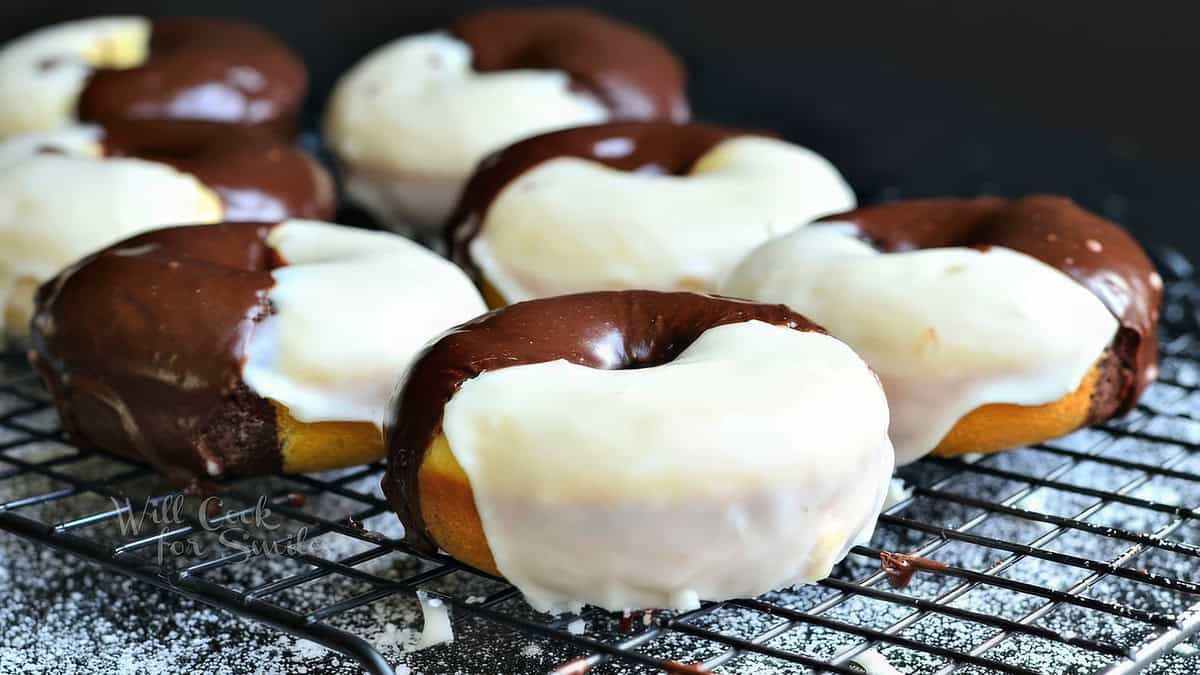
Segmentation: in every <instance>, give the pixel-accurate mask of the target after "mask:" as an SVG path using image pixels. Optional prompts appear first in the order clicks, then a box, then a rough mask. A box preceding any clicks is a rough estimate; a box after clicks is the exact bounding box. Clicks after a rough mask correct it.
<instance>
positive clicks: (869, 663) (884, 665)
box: [850, 649, 904, 675]
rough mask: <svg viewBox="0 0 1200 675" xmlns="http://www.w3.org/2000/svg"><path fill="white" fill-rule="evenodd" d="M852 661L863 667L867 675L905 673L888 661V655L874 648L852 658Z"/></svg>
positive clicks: (901, 674)
mask: <svg viewBox="0 0 1200 675" xmlns="http://www.w3.org/2000/svg"><path fill="white" fill-rule="evenodd" d="M850 663H853V664H854V665H856V666H858V667H860V668H862V669H863V672H865V673H866V674H867V675H904V673H902V672H900V671H899V670H896V668H895V667H894V666H892V664H891V663H888V660H887V658H886V657H884V655H883V654H880V653H879V652H878V651H876V650H874V649H868V650H867V651H865V652H863V653H861V654H859V655H858V656H855V657H854V658H852V659H850Z"/></svg>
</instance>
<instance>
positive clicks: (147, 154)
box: [103, 129, 337, 222]
mask: <svg viewBox="0 0 1200 675" xmlns="http://www.w3.org/2000/svg"><path fill="white" fill-rule="evenodd" d="M103 145H104V152H105V154H106V155H108V156H114V157H136V158H138V159H145V160H149V161H154V162H161V163H163V164H168V165H170V166H173V167H174V168H176V169H178V170H179V171H183V172H185V173H189V174H192V175H193V176H195V177H196V179H197V180H199V181H200V182H201V183H203V184H204V185H206V186H208V187H209V188H210V189H211V190H213V191H214V192H216V193H217V196H218V197H220V198H221V202H222V205H223V207H224V214H223V215H224V218H225V220H227V221H229V222H252V221H253V222H274V221H280V220H287V219H288V218H311V219H316V220H332V219H333V216H334V212H335V211H336V210H337V194H336V191H335V190H334V186H333V178H331V177H330V175H329V172H327V171H326V170H325V168H324V167H323V166H321V165H320V163H318V162H317V160H315V159H313V158H312V157H310V156H309V155H308V154H307V153H305V152H303V151H302V150H300V149H298V148H296V147H295V146H293V145H291V144H290V143H287V142H284V141H281V140H276V139H273V138H268V137H265V136H261V135H256V136H253V137H248V138H241V139H238V140H234V141H209V142H205V143H201V144H196V145H192V146H187V147H177V148H175V149H173V150H172V151H169V152H168V151H164V150H162V149H160V148H156V147H155V146H154V144H153V143H151V144H149V145H147V144H146V142H145V137H144V135H143V134H140V133H137V131H136V130H134V131H130V130H128V129H126V130H124V131H123V132H114V131H111V130H107V129H106V130H105V134H104V141H103Z"/></svg>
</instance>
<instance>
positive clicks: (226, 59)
mask: <svg viewBox="0 0 1200 675" xmlns="http://www.w3.org/2000/svg"><path fill="white" fill-rule="evenodd" d="M307 89H308V71H307V69H306V68H305V67H304V63H303V62H301V61H300V59H299V57H297V56H296V54H295V53H294V52H292V50H291V49H289V48H288V47H287V46H286V45H285V44H283V43H282V42H281V41H280V40H279V39H278V38H276V37H275V36H274V35H271V34H270V33H267V32H266V31H263V30H262V29H260V28H257V27H255V26H253V25H250V24H247V23H243V22H240V21H233V20H227V19H210V18H176V19H158V20H155V21H154V22H153V24H152V26H151V33H150V46H149V51H148V54H147V58H146V62H145V63H143V64H141V65H139V66H137V67H134V68H126V69H99V70H97V71H95V72H94V73H93V74H92V76H91V78H90V79H89V80H88V82H87V85H86V86H85V87H84V90H83V92H82V93H81V95H80V98H79V104H78V114H79V119H80V120H82V121H85V122H94V123H97V124H100V125H102V126H104V127H105V128H107V129H110V130H113V131H119V132H121V133H136V134H138V135H139V136H141V137H142V138H143V143H144V144H146V145H147V146H148V145H150V144H153V146H154V147H155V148H157V149H172V148H177V147H179V146H180V145H188V144H193V143H195V142H197V141H198V140H201V139H209V140H211V139H214V138H217V137H225V138H228V135H229V134H231V133H234V134H246V135H254V134H266V135H272V136H277V137H283V138H290V137H291V136H292V135H294V134H295V133H296V130H297V127H298V124H299V114H300V105H301V103H302V102H303V100H304V95H305V93H306V92H307Z"/></svg>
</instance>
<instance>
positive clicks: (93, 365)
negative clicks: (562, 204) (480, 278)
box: [31, 220, 485, 481]
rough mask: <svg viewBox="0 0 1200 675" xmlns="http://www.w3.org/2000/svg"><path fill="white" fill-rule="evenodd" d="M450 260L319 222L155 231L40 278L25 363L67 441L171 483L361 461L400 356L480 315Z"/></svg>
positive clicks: (380, 235) (389, 238)
mask: <svg viewBox="0 0 1200 675" xmlns="http://www.w3.org/2000/svg"><path fill="white" fill-rule="evenodd" d="M484 309H485V308H484V304H483V300H482V298H480V296H479V293H478V292H477V291H476V290H475V287H474V285H473V284H472V283H471V281H470V279H468V278H467V277H466V275H464V274H463V273H462V271H461V270H459V269H458V268H457V267H455V266H454V265H453V264H452V263H450V262H448V261H447V260H445V259H444V258H441V257H440V256H438V255H436V254H434V253H432V252H430V251H429V250H427V249H425V248H423V247H421V246H419V245H417V244H415V243H413V242H411V241H409V240H407V239H405V238H403V237H399V236H397V235H394V234H390V233H384V232H370V231H366V230H360V229H355V228H349V227H342V226H339V225H332V224H329V223H324V222H319V221H304V220H288V221H284V222H283V223H279V224H269V223H232V224H228V223H227V224H214V225H197V226H189V227H176V228H166V229H161V230H155V231H153V232H148V233H145V234H142V235H139V236H137V237H134V238H133V239H129V240H125V241H123V242H120V243H117V244H115V245H113V246H111V247H109V248H107V249H104V250H103V251H100V252H98V253H96V254H94V255H92V256H90V257H88V258H86V259H84V261H82V262H80V263H78V264H76V265H74V266H72V267H70V268H68V269H67V270H65V271H63V272H62V273H61V274H60V275H59V276H58V277H56V278H55V279H54V280H52V281H51V282H49V283H47V284H46V285H45V286H43V287H42V290H41V291H40V292H39V295H38V305H37V313H36V316H35V319H34V321H33V322H32V328H33V334H32V336H31V337H32V343H33V348H34V351H33V353H34V357H33V360H34V363H35V365H37V366H38V369H39V370H40V371H41V373H42V376H43V378H44V379H45V380H46V383H47V385H48V388H49V390H50V391H51V392H52V393H53V395H54V397H55V401H56V403H57V405H58V407H59V411H60V413H61V415H62V418H63V420H64V423H65V424H66V425H67V428H68V429H69V430H70V432H71V434H72V436H73V437H74V438H75V440H76V441H77V442H79V443H83V444H87V445H93V446H98V447H101V448H104V449H106V450H110V451H112V452H118V453H125V454H130V455H132V456H134V457H136V458H138V459H142V460H144V461H147V462H150V463H151V464H153V465H154V466H155V467H156V468H159V469H160V470H161V471H162V472H163V473H165V474H167V475H168V476H171V477H176V478H180V479H181V480H182V481H187V480H195V479H196V478H208V477H219V476H222V475H230V474H231V475H249V474H257V473H267V472H274V471H287V472H302V471H318V470H323V469H329V468H336V467H340V466H349V465H353V464H357V463H362V462H367V461H371V460H375V459H378V458H379V457H380V455H381V454H382V449H383V444H382V442H383V437H382V422H383V416H384V411H385V408H386V406H387V402H388V400H389V398H390V396H391V394H392V391H393V389H394V388H395V385H396V382H397V381H398V380H399V378H400V376H401V374H402V373H403V372H404V369H405V368H406V367H407V365H408V364H409V362H410V361H411V360H412V358H413V356H414V355H415V354H417V353H418V352H419V351H420V350H421V348H422V347H424V346H425V344H426V343H427V342H428V341H430V340H431V339H433V338H435V337H436V336H437V335H438V334H439V333H440V332H442V331H444V330H446V329H447V328H449V327H451V326H453V325H455V324H458V323H461V322H463V321H465V320H467V319H470V318H471V317H474V316H476V315H478V314H479V313H480V312H482V311H484Z"/></svg>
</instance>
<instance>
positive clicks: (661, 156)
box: [447, 122, 855, 306]
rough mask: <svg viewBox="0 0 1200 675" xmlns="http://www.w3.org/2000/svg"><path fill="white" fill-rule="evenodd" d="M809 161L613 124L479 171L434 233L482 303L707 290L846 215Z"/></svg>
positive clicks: (545, 138) (841, 185)
mask: <svg viewBox="0 0 1200 675" xmlns="http://www.w3.org/2000/svg"><path fill="white" fill-rule="evenodd" d="M854 205H855V199H854V192H853V191H851V189H850V187H849V186H848V185H847V184H846V182H845V181H844V180H843V179H842V177H841V175H840V174H839V173H838V172H837V169H835V168H834V167H833V166H832V165H831V164H830V163H829V162H827V161H826V160H825V159H824V158H822V157H821V156H820V155H817V154H816V153H814V152H812V151H811V150H808V149H806V148H802V147H800V146H797V145H793V144H791V143H787V142H785V141H782V140H779V139H776V138H770V137H767V136H764V135H762V134H756V133H750V132H745V131H737V130H734V129H726V128H722V127H715V126H708V125H700V124H686V125H680V124H668V123H662V122H625V123H614V124H604V125H596V126H589V127H578V128H575V129H566V130H563V131H556V132H552V133H548V134H544V135H541V136H535V137H533V138H530V139H527V140H524V141H520V142H518V143H516V144H514V145H511V146H509V147H507V148H505V149H504V150H501V151H500V152H498V153H496V154H495V155H494V156H492V157H490V158H488V159H487V160H486V161H485V162H483V163H482V164H481V166H480V168H479V170H478V171H477V172H476V173H475V175H474V176H472V178H471V180H470V181H469V182H468V184H467V186H466V188H465V189H464V190H463V195H462V199H461V201H460V202H459V205H458V208H457V209H456V211H455V213H454V215H453V217H452V218H451V219H450V221H449V224H448V225H447V238H448V246H449V247H450V250H451V252H452V256H453V258H454V259H455V261H456V262H458V263H459V264H460V265H462V266H463V267H465V268H466V269H468V270H470V271H471V272H472V274H473V275H474V276H475V277H476V278H477V279H478V280H479V282H480V284H481V286H482V287H483V288H484V289H486V296H487V297H488V299H489V303H490V304H492V305H493V306H500V305H503V304H505V303H508V302H520V301H522V300H529V299H532V298H538V297H546V296H552V295H562V294H565V293H577V292H583V291H590V290H626V289H647V290H659V291H679V290H682V291H699V292H711V291H715V290H716V289H717V287H718V285H719V283H720V281H721V280H722V279H723V278H724V276H725V275H726V274H728V273H729V272H730V271H731V270H732V269H733V267H734V265H736V264H737V263H738V261H740V260H741V258H742V257H743V256H745V255H746V254H747V253H749V252H750V251H751V250H753V249H754V248H755V247H756V246H758V245H759V244H761V243H763V242H765V241H767V240H768V239H770V238H771V237H772V236H775V235H779V234H782V233H784V232H787V231H789V230H791V229H793V228H795V227H797V226H799V225H803V224H805V223H807V222H809V221H811V220H813V219H814V218H816V217H819V216H824V215H827V214H830V213H836V212H838V211H844V210H846V209H849V208H853V207H854Z"/></svg>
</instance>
